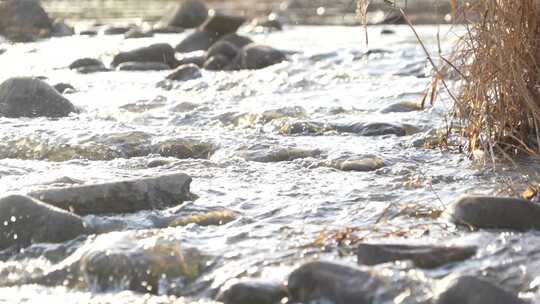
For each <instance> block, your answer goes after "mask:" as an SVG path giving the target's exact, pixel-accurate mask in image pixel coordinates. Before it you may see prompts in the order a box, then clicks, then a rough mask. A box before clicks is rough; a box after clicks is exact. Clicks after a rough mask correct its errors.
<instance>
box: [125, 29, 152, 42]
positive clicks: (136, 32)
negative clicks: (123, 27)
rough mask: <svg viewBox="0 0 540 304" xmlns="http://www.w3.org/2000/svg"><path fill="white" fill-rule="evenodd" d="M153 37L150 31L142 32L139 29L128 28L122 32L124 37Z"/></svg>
mask: <svg viewBox="0 0 540 304" xmlns="http://www.w3.org/2000/svg"><path fill="white" fill-rule="evenodd" d="M150 37H154V33H152V32H143V31H141V30H140V29H136V28H134V29H130V30H129V31H127V32H126V33H125V34H124V38H125V39H138V38H150Z"/></svg>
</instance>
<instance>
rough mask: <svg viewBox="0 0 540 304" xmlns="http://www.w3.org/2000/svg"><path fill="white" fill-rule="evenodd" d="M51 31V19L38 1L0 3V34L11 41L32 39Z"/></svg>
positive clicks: (21, 0) (16, 0)
mask: <svg viewBox="0 0 540 304" xmlns="http://www.w3.org/2000/svg"><path fill="white" fill-rule="evenodd" d="M51 31H52V21H51V20H50V18H49V16H48V15H47V12H45V10H44V9H43V7H42V6H41V4H40V2H39V1H35V0H8V1H2V2H1V3H0V35H2V36H5V37H6V38H8V39H9V40H12V41H21V42H26V41H33V40H35V39H36V38H39V37H45V36H48V35H49V34H50V32H51Z"/></svg>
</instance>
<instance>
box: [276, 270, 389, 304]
mask: <svg viewBox="0 0 540 304" xmlns="http://www.w3.org/2000/svg"><path fill="white" fill-rule="evenodd" d="M383 285H384V284H383V282H382V281H381V280H380V279H379V278H377V277H376V276H375V275H374V274H372V273H370V272H368V271H365V270H362V269H359V268H353V267H349V266H345V265H341V264H334V263H330V262H311V263H307V264H304V265H302V266H301V267H300V268H298V269H296V270H294V271H293V272H292V273H291V274H290V275H289V280H288V284H287V286H288V288H289V294H290V296H291V300H293V301H297V302H300V303H334V304H370V303H382V302H378V301H377V291H378V289H380V288H381V287H383ZM312 301H313V302H312ZM293 303H294V302H293Z"/></svg>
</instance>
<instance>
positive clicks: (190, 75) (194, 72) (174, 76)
mask: <svg viewBox="0 0 540 304" xmlns="http://www.w3.org/2000/svg"><path fill="white" fill-rule="evenodd" d="M200 77H202V74H201V70H200V69H199V67H198V66H196V65H195V64H193V63H190V64H184V65H181V66H179V67H177V68H176V69H175V70H174V71H173V72H172V73H171V74H169V75H167V79H169V80H175V81H187V80H191V79H197V78H200Z"/></svg>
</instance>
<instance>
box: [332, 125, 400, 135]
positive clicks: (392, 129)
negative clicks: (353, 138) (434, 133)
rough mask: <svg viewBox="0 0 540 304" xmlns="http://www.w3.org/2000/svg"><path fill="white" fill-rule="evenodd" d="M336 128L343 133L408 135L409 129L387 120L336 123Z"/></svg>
mask: <svg viewBox="0 0 540 304" xmlns="http://www.w3.org/2000/svg"><path fill="white" fill-rule="evenodd" d="M334 128H335V129H336V131H338V132H341V133H354V134H358V135H361V136H381V135H396V136H405V135H407V131H406V130H405V128H404V127H403V126H400V125H396V124H390V123H385V122H380V123H377V122H370V123H362V122H359V123H351V124H336V125H334Z"/></svg>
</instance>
